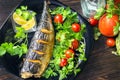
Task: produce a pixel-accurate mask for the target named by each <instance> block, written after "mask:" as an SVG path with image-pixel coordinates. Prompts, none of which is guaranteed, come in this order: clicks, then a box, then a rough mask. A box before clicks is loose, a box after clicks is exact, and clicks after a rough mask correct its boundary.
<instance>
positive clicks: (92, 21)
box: [89, 17, 98, 26]
mask: <svg viewBox="0 0 120 80" xmlns="http://www.w3.org/2000/svg"><path fill="white" fill-rule="evenodd" d="M89 22H90V24H91V25H92V26H95V25H97V24H98V20H97V19H94V17H91V18H89Z"/></svg>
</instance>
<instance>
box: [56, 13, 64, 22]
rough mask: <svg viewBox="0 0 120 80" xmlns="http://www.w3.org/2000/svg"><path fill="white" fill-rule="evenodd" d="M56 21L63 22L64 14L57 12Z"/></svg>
mask: <svg viewBox="0 0 120 80" xmlns="http://www.w3.org/2000/svg"><path fill="white" fill-rule="evenodd" d="M54 22H55V23H63V16H62V15H61V14H57V15H56V16H55V17H54Z"/></svg>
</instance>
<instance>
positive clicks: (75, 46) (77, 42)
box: [72, 39, 79, 49]
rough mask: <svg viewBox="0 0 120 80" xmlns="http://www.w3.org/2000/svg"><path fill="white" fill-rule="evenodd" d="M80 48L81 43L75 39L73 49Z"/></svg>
mask: <svg viewBox="0 0 120 80" xmlns="http://www.w3.org/2000/svg"><path fill="white" fill-rule="evenodd" d="M78 47H79V41H78V40H76V39H74V40H73V41H72V49H77V48H78Z"/></svg>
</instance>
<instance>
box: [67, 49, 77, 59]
mask: <svg viewBox="0 0 120 80" xmlns="http://www.w3.org/2000/svg"><path fill="white" fill-rule="evenodd" d="M74 54H75V52H74V51H73V50H72V49H68V50H66V51H65V56H66V58H71V57H72V56H73V55H74Z"/></svg>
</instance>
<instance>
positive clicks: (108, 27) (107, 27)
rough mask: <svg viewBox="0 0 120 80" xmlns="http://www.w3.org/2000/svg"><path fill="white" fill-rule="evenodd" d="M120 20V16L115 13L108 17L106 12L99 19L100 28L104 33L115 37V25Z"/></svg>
mask: <svg viewBox="0 0 120 80" xmlns="http://www.w3.org/2000/svg"><path fill="white" fill-rule="evenodd" d="M117 22H119V16H118V15H113V16H112V17H111V18H108V17H107V15H106V14H104V15H103V16H102V17H101V18H100V20H99V25H98V27H99V30H100V32H101V34H102V35H104V36H107V37H113V36H115V35H114V32H113V30H114V27H115V26H116V25H117Z"/></svg>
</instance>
